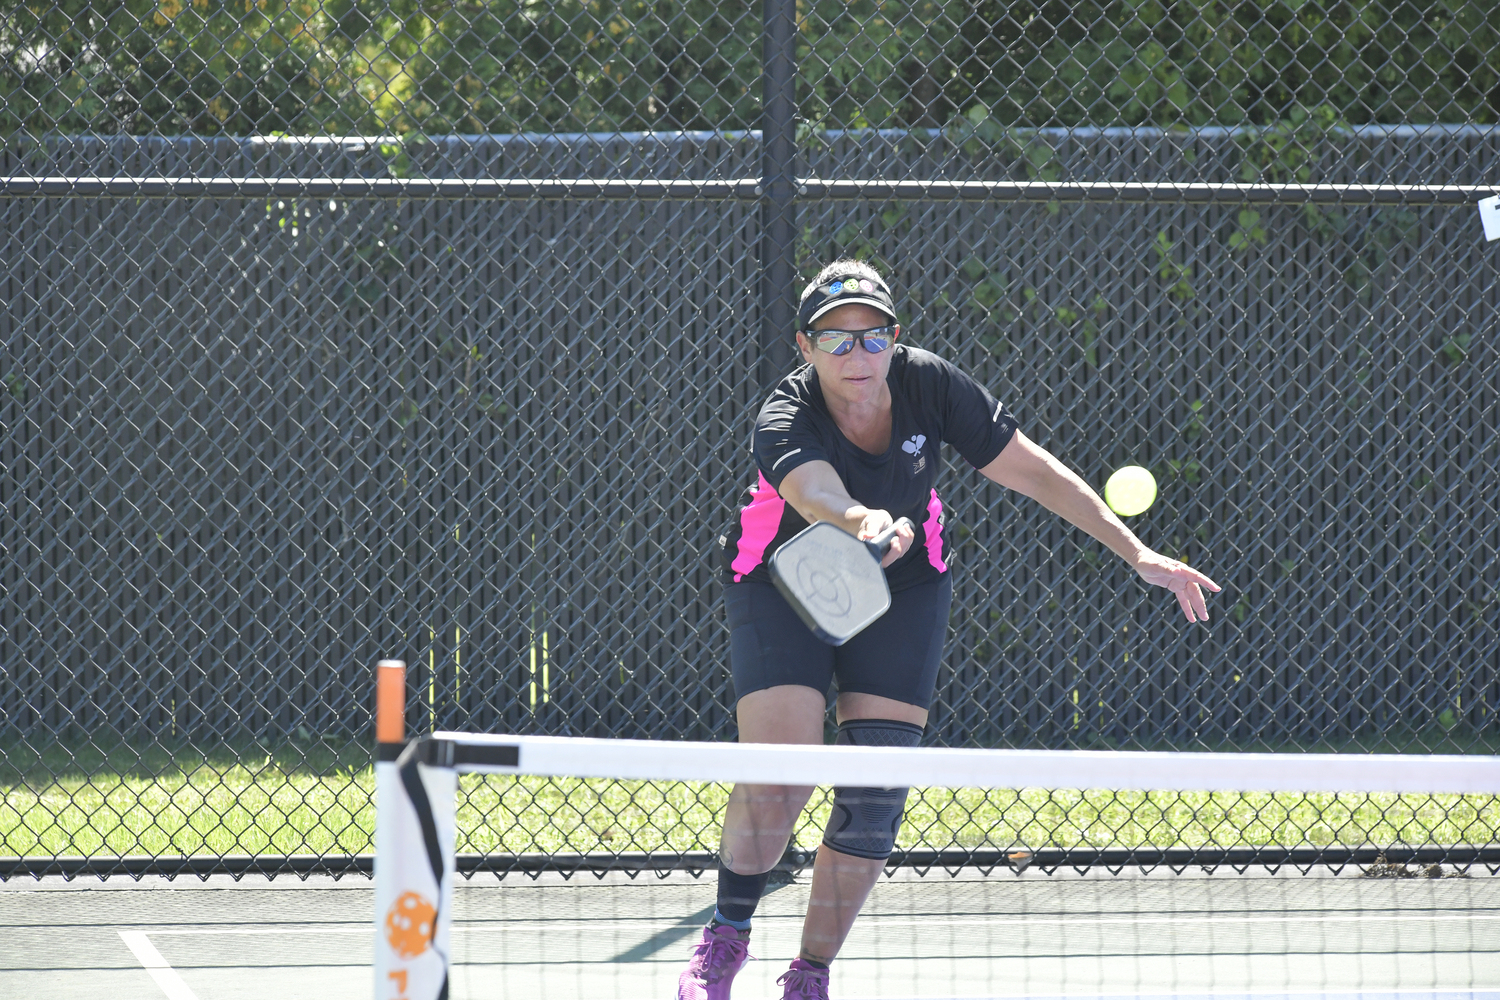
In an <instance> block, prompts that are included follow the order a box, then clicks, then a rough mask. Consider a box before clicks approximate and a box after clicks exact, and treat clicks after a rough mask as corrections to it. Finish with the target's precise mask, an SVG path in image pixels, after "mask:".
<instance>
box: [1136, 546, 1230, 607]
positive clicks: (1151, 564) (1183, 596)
mask: <svg viewBox="0 0 1500 1000" xmlns="http://www.w3.org/2000/svg"><path fill="white" fill-rule="evenodd" d="M1135 571H1136V572H1137V573H1139V574H1140V575H1141V579H1142V580H1145V581H1146V582H1147V583H1149V584H1152V585H1153V586H1157V587H1166V588H1167V589H1168V590H1170V591H1171V592H1172V593H1174V594H1176V595H1177V604H1178V605H1179V606H1180V607H1181V608H1182V613H1183V614H1185V615H1187V620H1188V621H1190V622H1206V621H1208V601H1207V600H1205V599H1204V597H1203V589H1204V588H1205V587H1206V588H1207V589H1209V590H1211V591H1213V592H1214V593H1216V594H1217V593H1218V592H1219V590H1220V587H1219V585H1218V584H1217V583H1214V582H1213V581H1212V580H1210V579H1209V578H1208V577H1206V576H1204V575H1203V574H1202V573H1200V572H1198V571H1197V570H1195V569H1193V567H1191V566H1189V565H1188V564H1187V563H1185V562H1180V561H1178V560H1176V559H1172V558H1169V557H1167V556H1164V555H1162V554H1161V553H1160V552H1153V551H1151V550H1150V549H1147V550H1146V551H1145V553H1144V554H1142V555H1141V557H1140V558H1139V559H1137V560H1136V564H1135Z"/></svg>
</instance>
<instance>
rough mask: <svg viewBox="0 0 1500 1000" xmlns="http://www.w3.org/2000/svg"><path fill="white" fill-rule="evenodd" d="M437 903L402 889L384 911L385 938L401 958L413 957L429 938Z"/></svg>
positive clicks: (430, 938) (421, 950)
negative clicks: (387, 911)
mask: <svg viewBox="0 0 1500 1000" xmlns="http://www.w3.org/2000/svg"><path fill="white" fill-rule="evenodd" d="M436 919H437V907H435V906H433V905H432V903H430V902H428V900H427V897H425V896H423V895H421V894H420V893H415V892H403V893H402V894H401V895H400V896H398V897H396V901H395V902H394V903H392V904H391V909H390V912H389V913H387V914H386V915H385V939H386V942H387V943H389V944H390V946H391V948H392V949H393V950H394V951H395V952H396V954H398V955H400V956H401V957H402V958H416V957H417V956H418V955H420V954H422V952H424V951H426V950H427V946H428V944H430V943H431V941H432V923H433V921H434V920H436Z"/></svg>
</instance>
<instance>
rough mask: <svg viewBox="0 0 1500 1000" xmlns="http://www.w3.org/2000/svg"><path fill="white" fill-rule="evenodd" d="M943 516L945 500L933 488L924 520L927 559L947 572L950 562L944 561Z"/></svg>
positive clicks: (923, 528)
mask: <svg viewBox="0 0 1500 1000" xmlns="http://www.w3.org/2000/svg"><path fill="white" fill-rule="evenodd" d="M942 516H943V501H941V500H939V499H938V495H937V490H933V491H932V499H931V500H928V501H927V520H926V521H923V522H922V534H923V535H924V536H925V537H926V539H927V543H926V544H927V561H928V562H930V563H932V568H933V569H935V570H937V571H938V572H939V573H946V572H948V564H947V563H945V562H943V522H942V521H941V520H940V518H942Z"/></svg>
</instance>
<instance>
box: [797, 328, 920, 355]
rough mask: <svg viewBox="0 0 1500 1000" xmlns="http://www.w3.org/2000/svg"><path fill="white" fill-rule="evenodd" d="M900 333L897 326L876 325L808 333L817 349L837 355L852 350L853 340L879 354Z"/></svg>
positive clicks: (893, 341) (872, 352)
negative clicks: (867, 328)
mask: <svg viewBox="0 0 1500 1000" xmlns="http://www.w3.org/2000/svg"><path fill="white" fill-rule="evenodd" d="M900 333H901V328H900V327H899V326H877V327H875V328H874V329H872V330H812V331H810V332H809V334H808V335H809V336H810V337H811V338H812V342H813V344H814V345H815V346H816V347H817V348H818V350H820V351H826V352H827V353H829V354H835V355H838V354H848V353H849V352H850V351H852V350H854V342H855V341H859V344H860V346H861V347H863V348H864V349H865V350H866V351H869V352H870V353H871V354H879V353H880V352H881V351H884V350H886V349H887V348H889V347H890V346H891V344H893V343H895V341H896V337H897V336H898V335H899V334H900Z"/></svg>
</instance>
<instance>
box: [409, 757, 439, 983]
mask: <svg viewBox="0 0 1500 1000" xmlns="http://www.w3.org/2000/svg"><path fill="white" fill-rule="evenodd" d="M422 744H423V741H421V740H412V741H411V742H410V743H408V744H407V745H406V749H405V750H403V751H401V756H399V757H397V758H396V773H397V774H399V775H400V776H401V787H403V788H404V789H406V797H407V798H409V799H410V800H411V807H412V810H413V811H414V812H415V813H416V814H417V825H418V826H419V827H421V829H422V844H423V846H424V847H425V848H426V850H427V863H428V864H429V865H431V866H432V877H433V878H434V879H435V880H436V881H437V890H438V891H437V900H436V901H435V902H434V903H433V914H432V934H431V937H430V938H429V939H428V942H427V943H428V946H429V947H431V948H432V950H433V951H434V952H437V954H438V955H440V956H442V959H443V985H442V988H441V989H440V990H439V991H438V995H437V1000H448V956H447V955H444V954H443V953H442V952H441V951H439V950H438V947H437V929H438V914H437V909H438V907H441V906H442V905H443V845H442V844H441V843H439V842H438V834H437V818H436V817H434V816H433V814H432V800H431V799H429V798H428V797H427V786H426V785H424V784H423V783H422V775H421V772H419V771H418V770H417V764H418V762H419V761H420V760H421V758H422V757H423V756H424V750H425V748H424V747H423V745H422Z"/></svg>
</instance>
